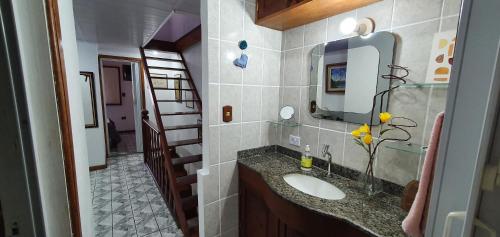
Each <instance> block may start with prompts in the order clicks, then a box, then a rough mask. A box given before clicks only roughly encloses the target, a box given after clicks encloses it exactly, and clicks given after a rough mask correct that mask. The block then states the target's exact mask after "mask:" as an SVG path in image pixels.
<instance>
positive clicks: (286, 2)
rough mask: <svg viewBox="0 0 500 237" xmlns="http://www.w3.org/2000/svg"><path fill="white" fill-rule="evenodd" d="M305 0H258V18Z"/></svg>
mask: <svg viewBox="0 0 500 237" xmlns="http://www.w3.org/2000/svg"><path fill="white" fill-rule="evenodd" d="M302 1H305V0H258V1H257V18H263V17H266V16H269V15H271V14H273V13H276V12H279V11H281V10H285V9H287V8H288V7H290V6H293V5H295V4H298V3H300V2H302Z"/></svg>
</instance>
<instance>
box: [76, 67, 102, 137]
mask: <svg viewBox="0 0 500 237" xmlns="http://www.w3.org/2000/svg"><path fill="white" fill-rule="evenodd" d="M79 80H80V86H81V88H82V102H83V120H84V121H85V128H97V127H98V123H97V106H96V98H95V86H94V85H95V84H94V73H93V72H80V78H79Z"/></svg>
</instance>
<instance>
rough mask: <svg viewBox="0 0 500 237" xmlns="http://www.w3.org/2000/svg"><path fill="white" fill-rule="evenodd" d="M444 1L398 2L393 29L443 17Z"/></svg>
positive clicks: (402, 0)
mask: <svg viewBox="0 0 500 237" xmlns="http://www.w3.org/2000/svg"><path fill="white" fill-rule="evenodd" d="M442 4H443V0H419V1H414V0H396V1H395V2H394V16H393V23H392V24H393V27H396V26H401V25H407V24H411V23H415V22H421V21H425V20H429V19H433V18H437V17H439V16H440V15H441V7H442Z"/></svg>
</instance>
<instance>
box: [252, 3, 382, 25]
mask: <svg viewBox="0 0 500 237" xmlns="http://www.w3.org/2000/svg"><path fill="white" fill-rule="evenodd" d="M378 1H380V0H256V3H257V4H256V6H255V7H256V9H255V24H257V25H261V26H264V27H268V28H271V29H275V30H287V29H291V28H293V27H297V26H301V25H305V24H308V23H311V22H314V21H318V20H321V19H324V18H327V17H330V16H334V15H337V14H340V13H343V12H346V11H351V10H354V9H356V8H360V7H363V6H365V5H368V4H371V3H374V2H378Z"/></svg>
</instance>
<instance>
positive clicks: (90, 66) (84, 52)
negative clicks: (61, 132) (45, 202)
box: [77, 41, 106, 166]
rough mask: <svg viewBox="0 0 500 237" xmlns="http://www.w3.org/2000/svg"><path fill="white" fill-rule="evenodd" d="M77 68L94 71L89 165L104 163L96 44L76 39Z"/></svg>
mask: <svg viewBox="0 0 500 237" xmlns="http://www.w3.org/2000/svg"><path fill="white" fill-rule="evenodd" d="M77 44H78V59H79V70H80V71H89V72H93V73H94V80H95V81H94V82H95V83H94V87H95V90H96V91H95V95H96V107H97V121H98V125H99V126H98V127H97V128H86V129H85V133H86V137H87V139H86V140H87V146H88V149H87V152H88V159H89V161H88V162H89V166H97V165H104V164H106V143H105V140H104V121H103V117H102V104H101V83H100V79H99V66H98V62H97V44H95V43H89V42H83V41H78V42H77Z"/></svg>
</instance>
